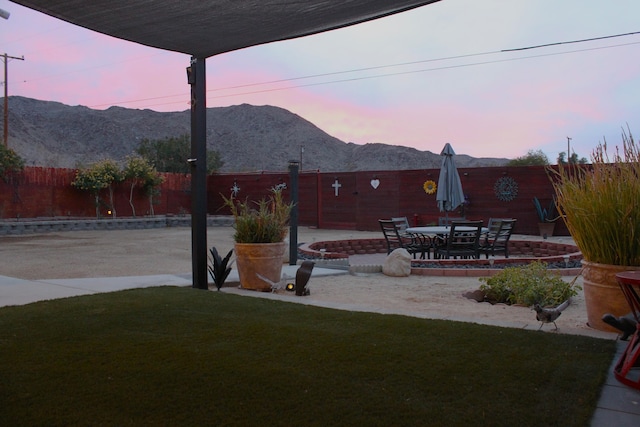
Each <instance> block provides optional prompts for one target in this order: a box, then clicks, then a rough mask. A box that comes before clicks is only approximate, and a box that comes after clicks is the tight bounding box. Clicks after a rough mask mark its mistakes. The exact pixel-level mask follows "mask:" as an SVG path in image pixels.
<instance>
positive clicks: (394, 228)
mask: <svg viewBox="0 0 640 427" xmlns="http://www.w3.org/2000/svg"><path fill="white" fill-rule="evenodd" d="M378 223H379V224H380V229H381V230H382V234H384V239H385V240H386V242H387V255H388V254H390V253H391V252H393V251H394V250H395V249H398V248H404V249H406V250H407V252H409V253H410V254H412V255H413V257H414V258H415V257H416V254H420V258H422V259H424V258H425V257H426V256H427V255H428V254H429V250H430V248H431V245H430V244H429V245H425V244H424V243H423V241H422V239H418V238H413V237H408V236H407V235H406V233H405V235H402V234H401V232H400V229H399V228H398V224H397V222H396V221H393V220H385V219H379V220H378ZM429 256H430V255H429Z"/></svg>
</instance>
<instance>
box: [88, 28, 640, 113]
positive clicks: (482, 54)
mask: <svg viewBox="0 0 640 427" xmlns="http://www.w3.org/2000/svg"><path fill="white" fill-rule="evenodd" d="M638 34H640V31H635V32H629V33H621V34H614V35H608V36H601V37H592V38H587V39H579V40H569V41H561V42H554V43H547V44H541V45H533V46H526V47H519V48H513V49H502V50H496V51H487V52H480V53H472V54H465V55H455V56H448V57H442V58H432V59H424V60H419V61H410V62H402V63H396V64H387V65H379V66H373V67H363V68H354V69H350V70H342V71H335V72H329V73H320V74H312V75H307V76H298V77H290V78H285V79H278V80H270V81H264V82H255V83H246V84H242V85H234V86H226V87H222V88H215V89H209V90H207V92H208V93H211V92H220V91H224V90H233V89H242V88H249V87H256V86H264V85H273V84H278V83H288V82H294V81H300V80H308V79H313V78H320V77H329V76H337V75H343V74H349V73H359V72H364V71H373V70H379V69H384V68H394V67H404V66H409V65H417V64H425V63H432V62H441V61H449V60H454V59H464V58H472V57H479V56H487V55H495V54H500V53H508V52H518V51H524V50H532V49H541V48H546V47H551V46H560V45H565V44H575V43H586V42H592V41H597V40H605V39H611V38H618V37H627V36H632V35H638ZM639 43H640V42H631V43H621V44H616V45H608V46H600V47H594V48H586V49H577V50H571V51H564V52H554V53H548V54H540V55H531V56H523V57H518V58H507V59H497V60H493V61H481V62H472V63H467V64H458V65H449V66H443V67H435V68H427V69H421V70H412V71H401V72H395V73H385V74H378V75H374V76H362V77H353V78H348V79H340V80H330V81H325V82H318V83H308V84H302V85H295V86H286V87H279V88H268V89H261V90H256V91H250V92H238V93H233V94H227V95H219V96H212V97H211V98H213V99H216V98H228V97H233V96H243V95H253V94H258V93H268V92H276V91H282V90H290V89H298V88H304V87H312V86H320V85H326V84H334V83H345V82H351V81H358V80H368V79H375V78H382V77H393V76H399V75H406V74H415V73H424V72H430V71H440V70H447V69H455V68H464V67H472V66H478V65H488V64H497V63H503V62H511V61H519V60H523V59H532V58H541V57H546V56H557V55H565V54H571V53H579V52H588V51H595V50H602V49H610V48H615V47H622V46H629V45H635V44H639ZM184 96H185V95H184V94H175V95H164V96H159V97H152V98H140V99H135V100H127V101H119V102H116V103H103V104H95V105H92V106H90V107H91V108H99V107H104V106H107V105H114V104H120V105H122V104H130V103H135V102H144V101H153V100H159V99H167V98H174V97H184ZM183 102H185V100H184V99H183V100H180V101H174V102H168V103H163V104H154V105H152V106H157V105H168V104H178V103H183Z"/></svg>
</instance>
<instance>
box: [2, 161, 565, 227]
mask: <svg viewBox="0 0 640 427" xmlns="http://www.w3.org/2000/svg"><path fill="white" fill-rule="evenodd" d="M459 173H460V178H461V181H462V186H463V189H464V193H465V194H466V195H467V196H468V199H469V204H468V205H467V206H466V207H465V216H466V217H467V218H468V219H482V220H484V221H485V223H486V221H488V219H489V218H491V217H512V218H516V219H517V220H518V223H517V225H516V229H515V232H516V233H520V234H537V233H538V225H537V224H538V219H537V216H536V212H535V209H534V206H533V201H532V200H533V198H534V197H538V198H539V199H540V201H541V203H542V204H543V206H548V204H549V202H550V201H551V200H552V196H553V188H552V185H551V181H550V180H549V178H548V176H547V173H546V170H545V168H544V167H541V166H529V167H493V168H487V167H483V168H463V169H459ZM438 175H439V169H424V170H409V171H366V172H336V173H334V172H327V173H321V172H317V171H309V172H307V171H305V172H302V173H300V175H299V183H298V186H299V202H298V209H299V213H298V218H299V224H300V225H305V226H315V227H319V228H334V229H355V230H378V229H379V228H378V219H381V218H390V217H394V216H406V217H407V218H409V221H410V222H411V223H412V224H415V225H426V224H431V223H437V221H438V218H439V217H441V216H444V214H443V213H442V212H439V210H438V208H437V205H436V196H435V194H433V195H428V194H426V193H425V192H424V190H423V188H422V185H423V183H424V182H425V181H426V180H433V181H435V182H437V181H438ZM163 176H164V177H165V182H164V183H163V184H162V186H161V194H160V196H159V197H158V198H157V204H155V205H154V210H155V213H156V214H158V215H164V214H188V213H190V211H191V189H190V185H191V184H190V182H191V180H190V176H189V175H181V174H163ZM74 177H75V171H74V170H72V169H52V168H34V167H28V168H26V169H25V171H24V172H23V173H21V174H19V175H17V176H15V177H13V178H12V180H11V181H10V182H8V183H5V182H2V181H0V217H1V218H16V217H20V218H34V217H52V216H75V217H95V207H94V204H93V200H92V198H91V197H90V196H89V194H88V193H87V192H84V191H80V190H77V189H75V188H74V187H72V186H71V182H72V181H73V179H74ZM502 177H510V178H512V179H513V180H514V181H515V182H516V183H517V186H518V188H517V195H516V196H515V198H514V199H513V200H511V201H502V200H500V199H499V198H498V197H497V196H496V192H495V189H494V186H495V184H496V182H497V181H498V180H499V179H500V178H502ZM283 184H285V185H286V186H287V188H286V189H285V190H284V194H285V197H290V189H289V188H288V187H289V186H290V181H289V173H288V172H276V173H266V172H265V173H228V174H214V175H210V176H209V177H208V179H207V192H208V200H207V210H208V213H209V214H210V215H228V214H229V213H230V212H229V210H228V208H226V207H225V206H224V202H223V200H222V195H224V196H225V197H229V196H230V195H231V191H232V188H233V187H234V186H235V187H236V188H239V192H238V195H237V197H238V198H240V199H242V200H245V199H247V200H259V199H261V198H264V197H266V196H268V194H269V190H270V189H271V188H273V187H276V186H279V185H283ZM336 188H337V190H336ZM336 192H337V193H336ZM134 194H135V197H134V206H135V207H136V213H137V215H138V216H143V215H147V214H148V213H149V204H148V200H147V198H146V196H144V194H142V192H141V191H140V190H139V189H138V190H136V192H135V193H134ZM102 198H103V199H104V200H107V199H108V195H107V192H106V191H105V192H103V194H102ZM114 199H115V206H116V211H117V214H118V216H131V208H130V206H129V188H128V186H126V185H124V184H121V185H118V186H117V187H116V191H115V197H114ZM106 210H107V208H106V206H103V207H101V213H102V214H103V215H105V216H106V215H107V212H106ZM450 216H461V215H460V212H459V211H456V212H452V213H450ZM554 234H556V235H568V231H567V229H566V227H565V226H564V223H563V222H562V221H561V220H560V221H557V223H556V230H555V233H554Z"/></svg>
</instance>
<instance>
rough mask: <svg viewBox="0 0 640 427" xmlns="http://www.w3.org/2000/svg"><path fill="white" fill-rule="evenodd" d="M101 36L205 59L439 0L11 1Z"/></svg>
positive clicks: (363, 20)
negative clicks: (98, 33) (101, 34)
mask: <svg viewBox="0 0 640 427" xmlns="http://www.w3.org/2000/svg"><path fill="white" fill-rule="evenodd" d="M12 1H13V2H14V3H18V4H21V5H23V6H26V7H28V8H31V9H35V10H37V11H40V12H43V13H45V14H47V15H51V16H54V17H56V18H59V19H62V20H64V21H68V22H71V23H73V24H76V25H79V26H81V27H85V28H88V29H91V30H94V31H97V32H100V33H103V34H108V35H110V36H113V37H117V38H120V39H124V40H129V41H132V42H136V43H140V44H143V45H147V46H152V47H156V48H159V49H164V50H170V51H175V52H182V53H186V54H189V55H192V56H195V57H198V58H207V57H210V56H213V55H217V54H220V53H224V52H230V51H233V50H236V49H242V48H245V47H249V46H255V45H259V44H264V43H269V42H273V41H278V40H287V39H292V38H296V37H302V36H306V35H310V34H316V33H321V32H324V31H329V30H333V29H337V28H341V27H346V26H349V25H353V24H357V23H360V22H365V21H369V20H372V19H377V18H381V17H384V16H388V15H392V14H394V13H398V12H403V11H406V10H410V9H413V8H416V7H419V6H424V5H427V4H430V3H434V2H437V1H439V0H341V1H335V0H334V1H331V0H179V1H178V0H90V1H87V0H12Z"/></svg>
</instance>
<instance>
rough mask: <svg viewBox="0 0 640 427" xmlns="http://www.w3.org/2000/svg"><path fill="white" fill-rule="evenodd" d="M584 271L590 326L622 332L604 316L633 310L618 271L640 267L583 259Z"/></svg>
mask: <svg viewBox="0 0 640 427" xmlns="http://www.w3.org/2000/svg"><path fill="white" fill-rule="evenodd" d="M582 265H583V266H584V271H583V272H582V277H583V279H584V280H583V289H584V299H585V303H586V305H587V322H588V323H589V326H590V327H592V328H595V329H598V330H601V331H608V332H620V331H618V330H617V329H615V328H613V327H611V326H609V325H607V324H606V323H604V322H603V321H602V316H603V315H605V314H607V313H611V314H613V315H614V316H616V317H618V316H623V315H625V314H627V313H629V312H630V311H631V308H629V304H628V303H627V300H626V299H625V298H624V295H623V293H622V291H621V290H620V286H619V285H618V282H617V281H616V273H620V272H623V271H636V270H640V267H629V266H621V265H609V264H597V263H594V262H588V261H582Z"/></svg>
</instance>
